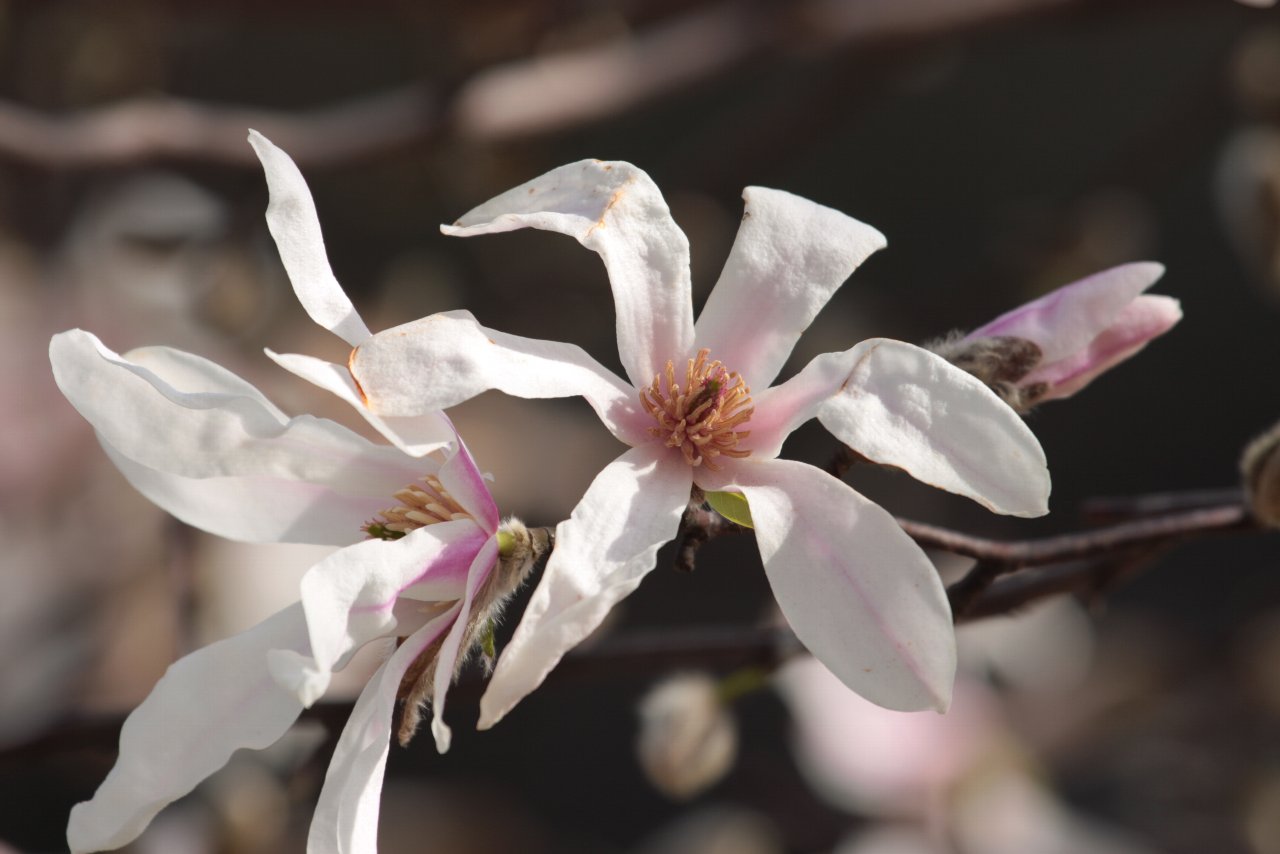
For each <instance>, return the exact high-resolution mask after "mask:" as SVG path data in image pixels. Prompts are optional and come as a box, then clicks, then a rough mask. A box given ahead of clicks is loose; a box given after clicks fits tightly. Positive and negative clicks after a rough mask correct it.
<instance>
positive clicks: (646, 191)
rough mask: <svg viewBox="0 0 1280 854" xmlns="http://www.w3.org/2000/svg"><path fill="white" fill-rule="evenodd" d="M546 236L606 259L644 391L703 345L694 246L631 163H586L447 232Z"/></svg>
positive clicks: (634, 378)
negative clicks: (694, 293) (696, 335)
mask: <svg viewBox="0 0 1280 854" xmlns="http://www.w3.org/2000/svg"><path fill="white" fill-rule="evenodd" d="M519 228H540V229H544V230H546V231H557V232H559V233H561V234H567V235H569V236H570V237H573V238H575V239H576V240H577V241H578V242H579V243H581V244H582V245H583V246H585V247H587V248H588V249H591V250H594V251H595V252H598V253H599V254H600V257H601V258H602V259H603V260H604V264H605V269H606V270H607V271H608V273H609V283H610V285H611V286H612V287H613V300H614V305H615V308H616V311H617V322H618V354H619V356H621V358H622V365H623V367H624V368H625V369H626V372H627V376H628V377H630V379H631V384H632V385H634V386H637V387H639V386H643V385H647V384H648V383H650V382H652V381H653V378H654V376H655V375H656V374H657V373H658V372H659V371H661V370H662V368H663V366H665V365H666V363H667V360H668V359H675V360H676V361H677V362H680V361H682V360H683V359H684V358H685V357H686V356H688V355H690V353H689V350H690V348H691V346H692V344H693V309H692V307H691V305H690V285H689V241H688V239H687V238H685V236H684V232H683V231H681V230H680V228H679V226H677V225H676V224H675V221H674V220H673V219H672V218H671V211H670V210H669V209H668V208H667V203H666V202H665V201H664V200H663V198H662V193H661V192H659V190H658V188H657V186H656V185H655V184H654V183H653V180H652V179H651V178H650V177H649V176H648V175H646V174H645V173H644V172H643V171H641V170H640V169H637V168H636V167H635V166H632V165H631V164H630V163H621V162H604V161H600V160H582V161H579V162H577V163H570V164H569V165H567V166H561V167H560V168H558V169H553V170H552V171H550V172H548V173H547V174H545V175H543V176H541V177H539V178H535V179H533V180H532V181H529V182H528V183H525V184H521V185H520V186H519V187H515V188H514V189H511V190H508V191H507V192H505V193H503V194H502V195H500V196H496V197H494V198H493V199H490V200H489V201H487V202H485V203H484V204H483V205H480V206H479V207H478V208H475V209H474V210H472V211H469V212H468V213H467V214H465V215H464V216H463V217H462V218H461V219H459V220H458V221H457V222H456V223H454V224H453V225H451V226H442V227H441V231H443V232H444V233H445V234H452V235H456V236H459V237H470V236H473V235H477V234H493V233H495V232H501V231H514V230H516V229H519Z"/></svg>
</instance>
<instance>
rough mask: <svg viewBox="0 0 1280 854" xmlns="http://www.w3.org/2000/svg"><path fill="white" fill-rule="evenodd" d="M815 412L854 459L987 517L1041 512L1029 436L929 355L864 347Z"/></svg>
mask: <svg viewBox="0 0 1280 854" xmlns="http://www.w3.org/2000/svg"><path fill="white" fill-rule="evenodd" d="M863 345H868V346H866V347H865V349H864V350H863V351H862V353H861V357H860V358H859V359H858V361H857V362H856V363H855V364H854V366H853V369H852V370H851V371H850V372H849V377H848V379H847V380H846V381H845V384H844V388H843V389H842V390H841V391H840V393H839V394H836V395H834V396H832V397H831V398H829V399H828V400H827V401H826V403H824V404H823V405H822V407H821V409H819V411H818V418H819V420H820V421H822V424H823V426H824V427H826V428H827V429H828V430H830V431H831V432H832V434H834V435H835V437H836V438H837V439H839V440H840V441H841V442H844V443H845V444H846V445H848V446H849V447H851V448H853V449H854V450H855V451H857V452H858V453H860V454H862V455H863V456H865V457H867V458H868V459H870V460H874V461H875V462H877V463H881V464H884V465H890V466H897V467H898V468H901V469H904V470H905V471H906V472H907V473H908V474H910V475H911V476H912V477H914V478H916V479H917V480H921V481H924V482H925V483H928V484H931V485H933V486H936V487H938V488H939V489H945V490H947V491H948V492H954V493H956V494H957V495H963V496H965V497H967V498H972V499H973V500H974V501H977V502H978V503H979V504H981V505H982V506H984V507H986V508H988V509H989V510H993V511H995V512H996V513H1007V514H1009V515H1012V516H1043V515H1044V514H1045V513H1047V512H1049V486H1050V484H1049V469H1048V466H1047V465H1046V463H1045V458H1044V451H1043V450H1042V449H1041V448H1040V443H1039V442H1038V441H1037V440H1036V437H1035V434H1034V433H1032V432H1031V430H1030V428H1028V427H1027V425H1026V424H1025V423H1024V422H1023V420H1022V419H1021V418H1019V417H1018V415H1017V413H1015V412H1014V411H1013V410H1012V409H1010V408H1009V407H1008V406H1007V405H1005V403H1004V402H1003V401H1001V400H1000V398H998V397H997V396H996V395H995V393H994V392H992V391H991V389H989V388H987V387H986V385H985V384H983V382H982V381H981V380H979V379H977V378H976V377H974V376H972V375H970V374H968V373H966V372H964V371H962V370H960V369H959V368H957V367H955V366H954V365H952V364H951V363H950V362H948V361H947V360H946V359H943V358H941V357H940V356H937V355H935V354H933V353H930V352H929V351H928V350H925V349H922V348H920V347H916V346H914V345H912V344H904V343H903V342H901V341H892V340H889V339H887V338H873V339H870V340H869V341H864V342H863V344H862V345H859V346H863Z"/></svg>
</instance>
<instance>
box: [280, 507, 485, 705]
mask: <svg viewBox="0 0 1280 854" xmlns="http://www.w3.org/2000/svg"><path fill="white" fill-rule="evenodd" d="M489 539H490V537H489V535H488V534H486V533H485V532H484V531H482V530H481V529H480V527H479V526H478V525H476V524H475V523H474V522H472V521H471V520H470V519H459V520H457V521H454V522H440V523H438V524H435V525H428V526H426V527H423V528H418V529H417V530H414V531H411V532H409V534H408V535H406V536H404V537H402V538H401V539H399V540H390V541H383V540H368V541H365V542H363V543H358V544H356V545H354V546H350V547H348V548H345V549H342V550H341V551H338V552H335V553H334V554H332V555H330V556H329V557H327V558H325V559H324V560H322V561H321V562H320V563H318V564H316V565H315V566H313V567H311V569H309V570H307V574H306V575H305V576H303V579H302V605H303V608H304V609H305V610H306V614H307V627H308V631H309V632H310V637H311V650H312V651H311V656H310V657H309V658H304V657H301V656H296V655H287V654H280V655H274V656H273V657H272V659H273V660H272V671H273V673H274V674H275V676H276V678H277V679H278V680H279V681H280V682H281V683H282V684H286V685H290V686H293V687H294V688H296V689H297V690H298V692H299V699H301V700H302V702H303V703H304V704H305V705H307V706H310V705H311V704H313V703H314V702H315V701H316V700H318V699H320V697H321V696H322V695H323V694H324V692H325V690H326V689H327V688H328V687H329V678H330V676H331V675H332V673H333V671H334V670H335V669H337V668H338V665H339V662H342V661H343V660H344V659H345V658H346V657H347V656H348V655H350V654H351V653H352V652H354V651H355V650H357V649H359V648H360V647H362V646H364V645H365V644H366V643H369V642H370V641H372V640H376V639H377V638H380V637H385V636H387V635H389V634H391V633H392V632H393V631H394V630H395V628H396V624H397V615H396V614H395V613H394V612H393V609H394V608H395V605H396V603H397V600H398V599H399V597H400V596H401V594H404V593H406V591H409V590H410V589H412V592H413V594H414V598H415V599H419V600H423V601H425V602H444V601H453V600H456V599H460V598H462V596H463V594H464V592H465V586H466V580H467V570H468V568H469V567H470V566H471V563H472V561H473V560H474V558H475V556H476V554H477V552H479V551H481V548H482V547H483V546H484V545H485V543H486V541H487V540H489Z"/></svg>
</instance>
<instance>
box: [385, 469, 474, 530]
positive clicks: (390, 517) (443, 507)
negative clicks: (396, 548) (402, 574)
mask: <svg viewBox="0 0 1280 854" xmlns="http://www.w3.org/2000/svg"><path fill="white" fill-rule="evenodd" d="M394 497H395V498H396V499H398V500H399V501H400V502H401V503H400V504H399V505H397V506H395V507H391V508H389V509H387V510H383V511H382V512H380V513H379V514H378V518H376V519H373V520H371V521H369V522H367V523H366V524H365V525H364V527H363V528H362V529H361V530H363V531H364V532H365V533H367V534H368V535H369V536H370V537H374V538H377V539H382V540H398V539H400V538H401V537H403V536H404V535H405V534H407V533H409V532H410V531H413V530H416V529H418V528H423V527H426V526H427V525H434V524H436V523H437V522H451V521H453V520H454V519H470V518H472V516H471V514H470V513H468V512H467V511H466V510H463V509H462V506H461V505H460V504H458V502H457V501H456V500H454V497H453V496H452V495H450V494H449V491H448V490H447V489H445V488H444V486H443V484H441V483H440V480H439V478H436V477H434V476H432V475H427V476H426V477H424V478H423V479H422V482H421V483H417V484H411V485H409V486H406V487H405V488H404V489H402V490H400V491H399V492H397V493H396V494H395V496H394Z"/></svg>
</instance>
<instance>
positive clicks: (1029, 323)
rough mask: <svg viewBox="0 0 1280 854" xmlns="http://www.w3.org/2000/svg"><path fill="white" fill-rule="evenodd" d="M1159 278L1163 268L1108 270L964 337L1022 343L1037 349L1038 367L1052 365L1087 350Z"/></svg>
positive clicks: (1139, 266)
mask: <svg viewBox="0 0 1280 854" xmlns="http://www.w3.org/2000/svg"><path fill="white" fill-rule="evenodd" d="M1162 275H1164V267H1163V266H1162V265H1160V264H1156V263H1154V262H1150V261H1143V262H1138V263H1135V264H1122V265H1120V266H1119V267H1112V268H1111V269H1110V270H1103V271H1102V272H1101V273H1095V274H1094V275H1092V276H1089V277H1087V278H1084V279H1081V280H1080V281H1078V282H1072V283H1071V284H1069V285H1064V286H1062V287H1060V288H1058V289H1057V290H1055V291H1052V292H1051V293H1049V294H1047V295H1045V296H1043V297H1041V298H1039V299H1037V300H1033V301H1031V302H1029V303H1027V304H1026V305H1022V306H1019V307H1018V308H1015V309H1014V310H1013V311H1010V312H1007V313H1005V314H1002V315H1000V316H999V317H997V318H996V319H995V320H993V321H991V322H990V323H988V324H986V325H985V326H982V327H980V328H978V329H975V330H973V331H972V332H970V333H969V334H968V335H967V336H965V337H966V338H983V337H990V336H998V335H1010V336H1013V337H1015V338H1026V339H1028V340H1030V341H1034V342H1035V343H1036V345H1037V346H1039V347H1040V350H1041V352H1042V353H1043V356H1042V363H1043V364H1049V363H1051V362H1056V361H1058V360H1059V359H1064V358H1067V357H1068V356H1071V355H1073V354H1074V353H1076V352H1077V351H1079V350H1081V349H1083V348H1084V347H1087V346H1088V345H1089V342H1090V341H1092V340H1093V339H1094V338H1096V337H1097V336H1098V335H1099V334H1100V333H1101V332H1102V331H1103V330H1104V329H1106V328H1107V327H1108V326H1110V325H1111V323H1112V322H1113V321H1114V320H1115V318H1116V317H1117V315H1119V314H1120V312H1121V311H1122V310H1123V309H1124V307H1125V306H1126V305H1128V304H1129V303H1131V302H1132V301H1133V300H1134V299H1135V298H1136V297H1137V296H1138V294H1140V293H1142V292H1143V291H1145V290H1146V289H1147V288H1149V287H1151V286H1152V285H1153V284H1155V282H1156V280H1157V279H1159V278H1160V277H1161V276H1162Z"/></svg>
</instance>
